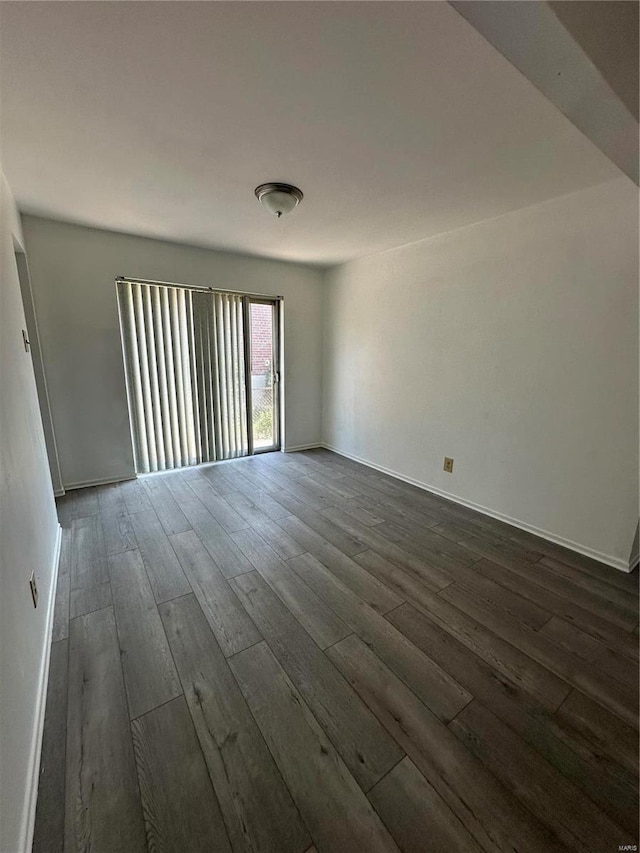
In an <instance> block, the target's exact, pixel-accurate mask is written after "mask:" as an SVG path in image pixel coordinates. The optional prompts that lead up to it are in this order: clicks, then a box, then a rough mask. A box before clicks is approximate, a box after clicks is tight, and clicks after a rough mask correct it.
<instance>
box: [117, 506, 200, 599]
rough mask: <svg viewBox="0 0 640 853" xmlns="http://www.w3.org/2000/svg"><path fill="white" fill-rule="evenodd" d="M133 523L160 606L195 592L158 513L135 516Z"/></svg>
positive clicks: (132, 519)
mask: <svg viewBox="0 0 640 853" xmlns="http://www.w3.org/2000/svg"><path fill="white" fill-rule="evenodd" d="M131 523H132V525H133V530H134V532H135V535H136V540H137V542H138V547H139V549H140V553H141V555H142V559H143V561H144V565H145V568H146V570H147V573H148V575H149V582H150V584H151V588H152V589H153V594H154V597H155V600H156V601H157V602H158V604H159V603H161V602H163V601H169V600H170V599H171V598H176V597H177V596H179V595H186V594H187V593H188V592H191V586H190V584H189V581H188V580H187V578H186V577H185V574H184V572H183V571H182V567H181V566H180V563H179V562H178V558H177V557H176V555H175V552H174V550H173V548H172V547H171V543H170V542H169V539H168V537H167V535H166V533H165V532H164V528H163V527H162V525H161V524H160V522H159V520H158V516H157V515H156V514H155V511H154V510H147V511H144V512H136V513H132V514H131Z"/></svg>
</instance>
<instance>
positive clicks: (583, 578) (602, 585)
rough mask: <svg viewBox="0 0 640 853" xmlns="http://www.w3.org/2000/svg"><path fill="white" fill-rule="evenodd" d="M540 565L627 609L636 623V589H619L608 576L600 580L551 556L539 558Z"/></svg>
mask: <svg viewBox="0 0 640 853" xmlns="http://www.w3.org/2000/svg"><path fill="white" fill-rule="evenodd" d="M540 565H541V566H544V567H545V568H547V569H552V570H553V571H554V572H555V573H556V575H561V576H562V577H565V578H567V580H570V581H572V582H573V583H575V584H577V585H578V586H579V587H583V588H584V589H588V590H590V591H591V592H594V593H596V594H597V595H599V596H600V597H601V598H602V599H603V600H604V601H609V602H611V604H615V605H616V606H617V607H620V608H622V609H623V610H627V611H629V613H631V614H632V615H633V617H634V618H635V621H636V624H637V623H638V593H637V591H636V590H626V589H620V587H619V586H617V585H614V584H612V583H611V582H610V581H609V579H608V578H607V580H602V579H600V578H596V577H593V576H592V575H588V574H586V573H585V572H583V571H580V569H575V568H573V567H572V566H568V565H567V564H566V563H563V562H562V561H560V560H554V559H552V558H551V557H543V558H542V559H541V560H540Z"/></svg>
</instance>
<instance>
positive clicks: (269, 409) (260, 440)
mask: <svg viewBox="0 0 640 853" xmlns="http://www.w3.org/2000/svg"><path fill="white" fill-rule="evenodd" d="M249 325H250V353H251V427H252V432H253V452H254V453H260V451H263V450H275V449H277V448H278V447H279V443H280V437H279V424H278V414H279V401H278V380H279V373H278V335H277V303H274V302H259V301H255V302H254V301H251V302H250V304H249Z"/></svg>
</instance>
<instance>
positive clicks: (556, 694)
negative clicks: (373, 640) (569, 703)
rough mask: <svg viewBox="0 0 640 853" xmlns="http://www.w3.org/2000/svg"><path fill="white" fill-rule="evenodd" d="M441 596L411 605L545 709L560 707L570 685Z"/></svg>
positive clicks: (439, 594) (440, 594)
mask: <svg viewBox="0 0 640 853" xmlns="http://www.w3.org/2000/svg"><path fill="white" fill-rule="evenodd" d="M441 596H442V593H438V595H435V596H433V597H432V598H431V599H430V600H428V601H427V602H425V603H418V602H417V601H414V602H413V605H414V606H415V607H417V608H418V609H420V610H421V611H424V612H425V613H426V614H427V616H429V617H431V618H432V619H433V620H434V621H435V622H436V624H437V625H440V626H441V627H442V628H444V629H445V630H446V631H447V632H448V633H450V634H451V635H452V636H454V637H455V638H456V639H457V640H459V641H460V642H461V643H462V644H463V645H465V646H466V647H467V648H468V649H470V650H471V651H472V652H474V653H475V654H476V655H477V656H478V657H479V658H481V659H482V660H484V661H486V662H487V663H488V664H489V665H490V666H492V667H494V669H496V670H497V671H498V672H501V673H503V675H505V676H506V677H507V678H509V679H510V680H511V681H514V682H515V683H516V684H518V685H519V686H520V687H522V688H523V690H525V691H526V692H527V693H530V694H531V695H532V696H535V697H536V698H537V699H538V701H539V702H541V703H542V704H543V705H544V706H545V707H546V708H549V709H550V710H552V711H555V710H556V708H558V707H559V705H560V704H561V703H562V701H563V700H564V699H566V697H567V696H568V695H569V692H570V690H571V687H570V685H568V684H567V683H566V682H565V681H563V680H562V679H561V678H558V676H556V675H554V674H553V673H552V672H549V670H547V669H546V668H545V667H543V666H541V665H540V664H538V663H537V662H536V661H534V660H533V659H532V658H530V657H528V656H527V655H526V654H524V653H523V652H521V651H520V649H517V648H516V647H515V646H513V645H511V643H508V642H506V641H505V640H503V639H502V638H501V637H499V636H498V635H497V634H494V633H493V632H492V631H490V630H489V629H488V628H485V627H484V625H481V624H480V623H479V622H476V621H475V620H474V619H472V618H471V617H469V616H468V615H467V614H466V613H464V612H463V611H462V610H459V609H458V608H457V607H453V606H452V605H451V604H450V603H449V602H448V601H445V600H444V598H442V597H441Z"/></svg>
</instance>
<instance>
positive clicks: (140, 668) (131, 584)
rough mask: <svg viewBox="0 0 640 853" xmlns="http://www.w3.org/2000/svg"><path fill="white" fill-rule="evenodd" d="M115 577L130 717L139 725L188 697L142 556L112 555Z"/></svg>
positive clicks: (115, 596) (124, 553)
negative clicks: (160, 707) (146, 717)
mask: <svg viewBox="0 0 640 853" xmlns="http://www.w3.org/2000/svg"><path fill="white" fill-rule="evenodd" d="M109 572H110V575H111V587H112V590H113V604H114V610H115V616H116V623H117V626H118V639H119V642H120V651H121V658H122V669H123V672H124V682H125V687H126V690H127V697H128V700H129V714H130V716H131V719H134V718H135V717H139V716H140V715H141V714H145V713H146V712H147V711H150V710H151V709H152V708H155V707H157V706H158V705H161V704H163V703H164V702H168V701H169V700H170V699H174V698H175V697H176V696H179V695H180V693H181V692H182V691H181V688H180V682H179V681H178V674H177V672H176V669H175V666H174V663H173V658H172V657H171V651H170V650H169V643H168V642H167V638H166V637H165V633H164V629H163V627H162V622H161V620H160V615H159V613H158V610H157V608H156V602H155V600H154V597H153V593H152V591H151V586H150V584H149V579H148V577H147V573H146V571H145V568H144V564H143V562H142V557H141V556H140V553H139V552H138V551H125V552H123V553H122V554H114V555H112V556H111V557H109Z"/></svg>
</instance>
